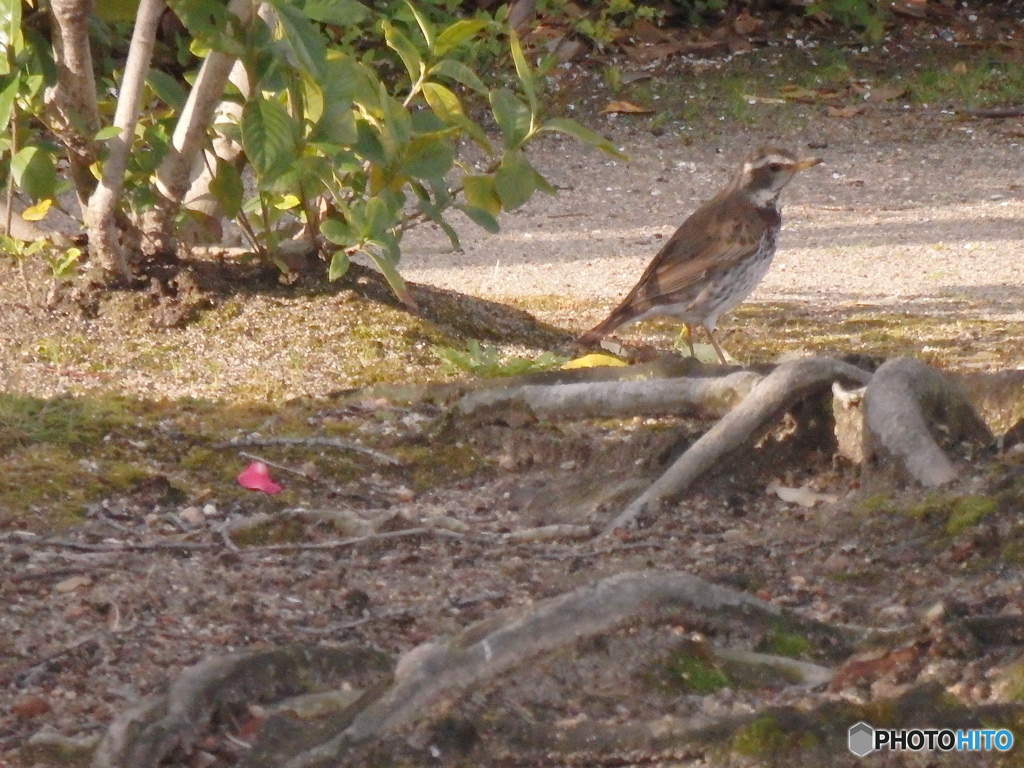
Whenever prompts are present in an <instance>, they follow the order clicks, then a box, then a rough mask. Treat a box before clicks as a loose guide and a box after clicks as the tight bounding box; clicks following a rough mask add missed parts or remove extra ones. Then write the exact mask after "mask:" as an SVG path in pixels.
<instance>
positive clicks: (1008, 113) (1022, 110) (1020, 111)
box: [964, 107, 1024, 117]
mask: <svg viewBox="0 0 1024 768" xmlns="http://www.w3.org/2000/svg"><path fill="white" fill-rule="evenodd" d="M964 114H965V115H967V116H968V117H1024V107H997V108H995V109H968V110H965V111H964Z"/></svg>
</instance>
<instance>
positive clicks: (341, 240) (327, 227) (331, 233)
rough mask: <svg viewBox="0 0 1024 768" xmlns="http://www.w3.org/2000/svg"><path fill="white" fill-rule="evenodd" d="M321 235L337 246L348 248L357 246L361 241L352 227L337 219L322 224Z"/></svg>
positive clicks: (333, 218)
mask: <svg viewBox="0 0 1024 768" xmlns="http://www.w3.org/2000/svg"><path fill="white" fill-rule="evenodd" d="M320 234H321V235H323V236H324V237H326V238H327V239H328V240H329V241H330V242H332V243H334V244H335V245H341V246H344V247H346V248H348V247H349V246H352V245H355V244H356V243H357V242H358V240H359V238H357V237H356V235H355V233H354V232H353V231H352V227H350V226H349V225H348V224H346V223H345V222H344V221H342V220H341V219H339V218H335V217H332V218H329V219H325V220H324V221H322V222H320Z"/></svg>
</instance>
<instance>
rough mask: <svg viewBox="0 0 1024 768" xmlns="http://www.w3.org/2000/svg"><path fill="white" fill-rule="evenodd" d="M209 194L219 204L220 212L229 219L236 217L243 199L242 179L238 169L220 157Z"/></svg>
mask: <svg viewBox="0 0 1024 768" xmlns="http://www.w3.org/2000/svg"><path fill="white" fill-rule="evenodd" d="M210 194H211V195H213V196H214V198H215V199H216V200H217V202H218V203H219V204H220V208H221V212H222V213H223V214H224V215H225V216H226V217H227V218H229V219H233V218H234V217H235V216H237V215H238V212H239V210H241V208H242V200H243V199H244V198H245V189H244V188H243V186H242V177H241V175H240V174H239V173H238V169H237V168H235V166H234V165H232V164H231V163H229V162H228V161H227V160H225V159H224V158H222V157H218V158H217V172H216V174H215V175H214V177H213V180H212V181H210Z"/></svg>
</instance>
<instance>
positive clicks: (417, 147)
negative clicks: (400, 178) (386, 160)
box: [402, 133, 455, 179]
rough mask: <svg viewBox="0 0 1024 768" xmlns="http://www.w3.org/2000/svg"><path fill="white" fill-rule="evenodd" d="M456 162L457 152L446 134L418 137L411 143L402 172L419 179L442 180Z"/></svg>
mask: <svg viewBox="0 0 1024 768" xmlns="http://www.w3.org/2000/svg"><path fill="white" fill-rule="evenodd" d="M454 162H455V150H454V148H453V147H452V144H451V142H450V141H448V137H447V136H446V135H445V134H437V133H434V134H428V135H426V136H417V137H416V138H414V139H413V140H412V141H410V142H409V147H408V149H407V150H406V153H405V160H404V161H403V162H402V172H403V173H405V174H407V175H409V176H412V177H414V178H417V179H440V178H441V177H442V176H444V175H445V174H446V173H447V172H448V170H449V169H450V168H451V167H452V164H453V163H454Z"/></svg>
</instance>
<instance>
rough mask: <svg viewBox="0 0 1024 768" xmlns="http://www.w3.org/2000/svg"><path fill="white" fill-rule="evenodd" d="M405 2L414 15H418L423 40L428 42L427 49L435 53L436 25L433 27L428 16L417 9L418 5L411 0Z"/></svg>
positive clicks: (417, 20)
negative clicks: (410, 0)
mask: <svg viewBox="0 0 1024 768" xmlns="http://www.w3.org/2000/svg"><path fill="white" fill-rule="evenodd" d="M405 4H406V5H408V6H409V10H410V11H412V15H413V16H415V17H416V23H417V24H418V25H419V27H420V32H421V33H422V35H423V40H424V41H425V42H426V44H427V50H428V51H430V52H431V53H433V52H434V27H433V25H432V24H431V23H430V22H429V21H427V19H426V17H425V16H424V15H423V14H422V13H420V12H419V10H417V8H416V6H415V5H413V4H412V3H410V2H409V0H406V1H405Z"/></svg>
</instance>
